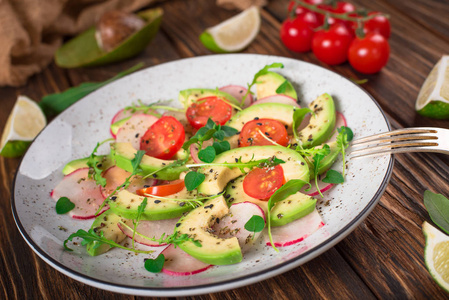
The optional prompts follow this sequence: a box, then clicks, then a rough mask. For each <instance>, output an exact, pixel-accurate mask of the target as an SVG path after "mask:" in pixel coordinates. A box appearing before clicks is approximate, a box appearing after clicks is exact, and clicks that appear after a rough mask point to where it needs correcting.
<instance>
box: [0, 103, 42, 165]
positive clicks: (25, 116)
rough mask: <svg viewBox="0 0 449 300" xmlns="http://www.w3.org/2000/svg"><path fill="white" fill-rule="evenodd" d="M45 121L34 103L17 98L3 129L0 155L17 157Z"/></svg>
mask: <svg viewBox="0 0 449 300" xmlns="http://www.w3.org/2000/svg"><path fill="white" fill-rule="evenodd" d="M46 124H47V120H46V119H45V115H44V113H43V112H42V110H41V109H40V107H39V106H38V105H37V103H36V102H34V101H33V100H31V99H29V98H28V97H25V96H19V97H18V98H17V101H16V104H15V105H14V107H13V109H12V112H11V114H10V115H9V117H8V121H7V122H6V125H5V128H4V129H3V134H2V139H1V144H0V146H1V148H0V155H2V156H4V157H18V156H21V155H23V154H24V153H25V151H26V150H27V148H28V146H29V145H30V144H31V142H32V141H33V140H34V138H35V137H36V136H37V135H38V134H39V132H40V131H41V130H42V129H43V128H44V127H45V125H46Z"/></svg>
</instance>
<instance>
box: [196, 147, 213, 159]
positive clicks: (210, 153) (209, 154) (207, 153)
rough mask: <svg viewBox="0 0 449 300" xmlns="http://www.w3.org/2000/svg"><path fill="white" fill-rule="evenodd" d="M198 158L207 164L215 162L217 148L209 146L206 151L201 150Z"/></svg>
mask: <svg viewBox="0 0 449 300" xmlns="http://www.w3.org/2000/svg"><path fill="white" fill-rule="evenodd" d="M198 158H199V159H200V160H201V161H204V162H206V163H211V162H213V161H214V159H215V148H214V147H212V146H207V147H206V148H204V149H201V150H200V151H199V152H198Z"/></svg>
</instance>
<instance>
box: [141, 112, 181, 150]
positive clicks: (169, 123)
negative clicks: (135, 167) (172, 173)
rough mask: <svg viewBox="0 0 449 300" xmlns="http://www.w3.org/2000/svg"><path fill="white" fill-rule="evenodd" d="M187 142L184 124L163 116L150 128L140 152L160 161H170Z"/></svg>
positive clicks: (142, 140) (144, 136)
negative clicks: (143, 151)
mask: <svg viewBox="0 0 449 300" xmlns="http://www.w3.org/2000/svg"><path fill="white" fill-rule="evenodd" d="M184 140H185V132H184V127H183V126H182V124H181V123H180V122H179V121H178V120H177V119H176V118H174V117H171V116H163V117H162V118H160V119H159V120H157V121H156V122H155V123H154V124H153V125H151V126H150V128H148V130H147V132H145V134H144V135H143V136H142V138H141V140H140V150H145V152H146V154H147V155H149V156H153V157H156V158H160V159H170V158H172V157H173V155H175V153H176V152H178V151H179V149H181V147H182V145H183V144H184Z"/></svg>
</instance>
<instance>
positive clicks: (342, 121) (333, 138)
mask: <svg viewBox="0 0 449 300" xmlns="http://www.w3.org/2000/svg"><path fill="white" fill-rule="evenodd" d="M347 125H348V123H346V118H345V116H343V114H342V113H341V112H338V111H337V119H336V121H335V129H334V133H333V134H332V136H331V137H330V139H329V141H328V143H329V142H334V141H336V140H337V135H338V131H337V128H340V127H341V126H347Z"/></svg>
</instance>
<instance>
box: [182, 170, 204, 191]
mask: <svg viewBox="0 0 449 300" xmlns="http://www.w3.org/2000/svg"><path fill="white" fill-rule="evenodd" d="M205 178H206V175H204V174H202V173H198V172H195V171H190V172H189V173H187V174H186V177H185V178H184V184H185V186H186V189H187V190H188V191H193V190H194V189H196V188H197V187H198V186H199V185H200V184H201V183H202V182H203V181H204V179H205Z"/></svg>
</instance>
